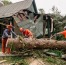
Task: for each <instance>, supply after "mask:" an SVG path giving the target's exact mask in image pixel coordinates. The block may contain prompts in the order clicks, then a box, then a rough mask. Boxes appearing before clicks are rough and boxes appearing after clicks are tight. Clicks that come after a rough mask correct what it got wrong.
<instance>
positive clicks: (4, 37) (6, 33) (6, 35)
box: [2, 25, 16, 53]
mask: <svg viewBox="0 0 66 65" xmlns="http://www.w3.org/2000/svg"><path fill="white" fill-rule="evenodd" d="M11 33H13V34H14V35H16V34H15V32H13V31H12V25H7V26H6V29H5V30H4V31H3V35H2V52H3V53H5V52H7V53H10V48H6V42H7V39H8V38H11Z"/></svg>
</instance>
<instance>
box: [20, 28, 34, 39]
mask: <svg viewBox="0 0 66 65" xmlns="http://www.w3.org/2000/svg"><path fill="white" fill-rule="evenodd" d="M20 32H21V33H22V34H23V35H24V36H25V37H26V38H33V34H32V32H31V31H30V30H29V29H24V28H20Z"/></svg>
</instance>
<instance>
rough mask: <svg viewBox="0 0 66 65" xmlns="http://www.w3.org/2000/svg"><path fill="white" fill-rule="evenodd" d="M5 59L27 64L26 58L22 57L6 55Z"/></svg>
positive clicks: (21, 64)
mask: <svg viewBox="0 0 66 65" xmlns="http://www.w3.org/2000/svg"><path fill="white" fill-rule="evenodd" d="M5 59H6V60H8V62H10V63H14V64H17V65H28V63H27V62H26V60H25V59H24V58H22V57H8V58H7V57H6V58H5Z"/></svg>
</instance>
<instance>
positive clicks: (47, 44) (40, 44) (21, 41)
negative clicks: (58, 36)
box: [6, 37, 66, 49]
mask: <svg viewBox="0 0 66 65" xmlns="http://www.w3.org/2000/svg"><path fill="white" fill-rule="evenodd" d="M6 46H7V47H10V48H11V47H14V48H16V49H18V48H26V49H36V48H43V49H56V48H57V49H66V41H57V40H52V39H50V40H47V39H35V38H34V39H32V40H31V39H28V38H19V37H17V38H9V39H8V41H7V45H6Z"/></svg>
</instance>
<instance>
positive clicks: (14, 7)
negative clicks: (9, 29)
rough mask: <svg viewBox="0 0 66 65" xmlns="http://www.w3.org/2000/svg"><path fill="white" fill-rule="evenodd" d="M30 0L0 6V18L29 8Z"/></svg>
mask: <svg viewBox="0 0 66 65" xmlns="http://www.w3.org/2000/svg"><path fill="white" fill-rule="evenodd" d="M32 1H33V0H24V1H20V2H17V3H13V4H10V5H7V6H2V7H0V18H3V17H9V16H12V15H14V14H15V13H17V12H19V11H20V10H23V9H27V8H29V7H30V6H31V4H32Z"/></svg>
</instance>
